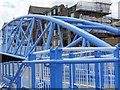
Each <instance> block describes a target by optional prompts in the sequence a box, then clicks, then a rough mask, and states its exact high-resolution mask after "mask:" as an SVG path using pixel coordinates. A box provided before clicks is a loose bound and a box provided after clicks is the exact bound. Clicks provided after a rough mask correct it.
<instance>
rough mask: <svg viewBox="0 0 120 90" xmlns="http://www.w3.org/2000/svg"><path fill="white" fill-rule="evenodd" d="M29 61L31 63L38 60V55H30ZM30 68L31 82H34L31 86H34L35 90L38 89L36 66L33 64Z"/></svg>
mask: <svg viewBox="0 0 120 90" xmlns="http://www.w3.org/2000/svg"><path fill="white" fill-rule="evenodd" d="M28 60H29V61H32V60H36V55H33V54H29V55H28ZM30 66H31V80H32V81H31V84H32V88H33V89H35V87H36V77H35V75H36V72H35V64H34V63H32V64H30Z"/></svg>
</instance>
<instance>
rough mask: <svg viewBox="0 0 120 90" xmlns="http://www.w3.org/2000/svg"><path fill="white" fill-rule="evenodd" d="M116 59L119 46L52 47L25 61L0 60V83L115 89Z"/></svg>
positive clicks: (37, 86) (4, 84)
mask: <svg viewBox="0 0 120 90" xmlns="http://www.w3.org/2000/svg"><path fill="white" fill-rule="evenodd" d="M86 50H87V51H86ZM88 50H89V51H92V53H91V54H87V53H88ZM78 51H79V52H78ZM83 51H84V55H80V54H81V53H82V54H83ZM111 51H112V53H111ZM36 54H38V55H36ZM76 54H77V55H76ZM78 54H79V55H78ZM36 56H37V57H36ZM80 56H82V57H80ZM46 57H47V58H46ZM37 59H38V60H37ZM119 59H120V58H119V48H118V47H111V48H105V47H99V48H96V47H94V48H93V47H90V48H86V47H85V48H84V47H82V48H63V49H60V48H51V49H50V50H45V51H39V52H34V53H33V54H30V55H29V57H28V60H25V61H21V62H14V61H12V62H4V63H0V72H1V73H0V76H1V78H0V80H1V86H2V87H7V88H47V89H49V88H102V89H105V88H114V89H118V88H120V86H119V85H120V83H119V77H120V75H119V74H120V73H119V67H120V65H119Z"/></svg>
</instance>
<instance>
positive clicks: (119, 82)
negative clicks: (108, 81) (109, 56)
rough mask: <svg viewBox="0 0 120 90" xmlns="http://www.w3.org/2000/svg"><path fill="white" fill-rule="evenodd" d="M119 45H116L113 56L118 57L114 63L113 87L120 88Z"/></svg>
mask: <svg viewBox="0 0 120 90" xmlns="http://www.w3.org/2000/svg"><path fill="white" fill-rule="evenodd" d="M119 48H120V47H119V46H116V50H115V51H114V57H116V58H117V59H118V62H115V63H114V73H115V81H114V83H115V89H116V90H120V62H119V60H120V57H119V50H120V49H119Z"/></svg>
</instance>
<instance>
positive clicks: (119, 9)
mask: <svg viewBox="0 0 120 90" xmlns="http://www.w3.org/2000/svg"><path fill="white" fill-rule="evenodd" d="M118 18H119V19H120V1H119V2H118Z"/></svg>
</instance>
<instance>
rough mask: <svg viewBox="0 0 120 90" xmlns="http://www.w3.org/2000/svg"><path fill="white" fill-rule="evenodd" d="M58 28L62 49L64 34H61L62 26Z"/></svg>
mask: <svg viewBox="0 0 120 90" xmlns="http://www.w3.org/2000/svg"><path fill="white" fill-rule="evenodd" d="M57 28H58V34H59V37H60V43H61V47H63V39H62V34H61V32H60V26H59V25H57Z"/></svg>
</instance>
